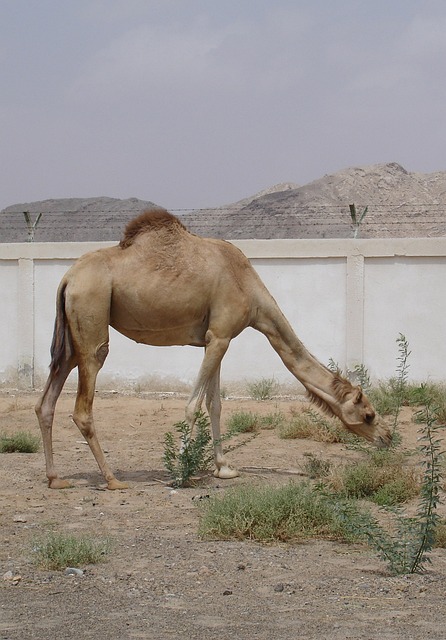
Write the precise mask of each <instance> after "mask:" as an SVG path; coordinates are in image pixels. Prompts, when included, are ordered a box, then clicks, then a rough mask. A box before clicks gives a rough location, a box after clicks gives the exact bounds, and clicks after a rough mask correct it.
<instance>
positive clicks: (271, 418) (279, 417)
mask: <svg viewBox="0 0 446 640" xmlns="http://www.w3.org/2000/svg"><path fill="white" fill-rule="evenodd" d="M285 422H286V418H285V416H284V414H283V413H282V412H281V411H274V413H268V414H266V415H265V416H261V417H260V419H259V424H260V428H261V429H279V428H280V427H281V426H282V425H283V424H285Z"/></svg>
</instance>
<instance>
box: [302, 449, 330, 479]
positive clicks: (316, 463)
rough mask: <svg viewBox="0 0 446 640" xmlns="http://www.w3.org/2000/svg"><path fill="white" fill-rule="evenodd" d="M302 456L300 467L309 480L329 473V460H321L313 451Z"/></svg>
mask: <svg viewBox="0 0 446 640" xmlns="http://www.w3.org/2000/svg"><path fill="white" fill-rule="evenodd" d="M304 456H305V461H304V463H303V465H302V469H303V471H304V473H306V474H307V476H308V477H309V478H311V480H316V479H319V478H325V477H326V476H327V475H328V474H329V473H330V470H331V468H332V465H331V462H330V461H329V460H323V459H322V458H319V457H318V456H316V455H314V453H304Z"/></svg>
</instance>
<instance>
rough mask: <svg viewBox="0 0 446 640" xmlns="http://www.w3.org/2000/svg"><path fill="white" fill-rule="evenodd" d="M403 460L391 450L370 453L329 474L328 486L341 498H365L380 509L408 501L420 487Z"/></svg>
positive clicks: (414, 474)
mask: <svg viewBox="0 0 446 640" xmlns="http://www.w3.org/2000/svg"><path fill="white" fill-rule="evenodd" d="M403 461H404V459H403V456H402V455H401V454H399V453H396V452H394V451H392V450H370V451H368V457H367V459H366V460H364V461H362V462H359V463H358V462H356V463H353V464H348V465H346V466H344V467H341V468H339V469H338V470H337V472H335V473H334V474H332V476H331V478H330V486H331V488H332V489H333V490H334V491H335V492H336V493H337V494H338V495H340V496H341V497H343V498H348V499H362V498H364V499H367V500H370V501H371V502H374V503H375V504H378V505H380V506H388V507H390V506H394V505H398V504H401V503H403V502H407V501H408V500H410V499H411V498H414V497H415V496H417V495H418V494H419V490H420V484H419V481H418V478H417V474H416V472H415V471H414V470H413V469H409V468H407V467H405V466H404V464H403Z"/></svg>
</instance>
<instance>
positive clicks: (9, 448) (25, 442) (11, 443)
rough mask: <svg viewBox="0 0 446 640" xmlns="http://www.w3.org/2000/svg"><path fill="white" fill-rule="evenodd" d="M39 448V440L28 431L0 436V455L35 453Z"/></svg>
mask: <svg viewBox="0 0 446 640" xmlns="http://www.w3.org/2000/svg"><path fill="white" fill-rule="evenodd" d="M39 447H40V438H39V437H38V436H35V435H34V434H32V433H30V432H29V431H17V432H16V433H13V434H11V435H7V434H5V433H4V434H2V435H1V436H0V453H36V451H38V450H39Z"/></svg>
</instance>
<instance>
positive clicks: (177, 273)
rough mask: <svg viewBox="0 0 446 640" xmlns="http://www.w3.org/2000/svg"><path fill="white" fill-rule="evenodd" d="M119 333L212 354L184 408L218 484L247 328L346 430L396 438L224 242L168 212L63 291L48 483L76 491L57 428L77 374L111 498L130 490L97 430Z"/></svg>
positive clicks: (45, 427)
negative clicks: (229, 402) (231, 381)
mask: <svg viewBox="0 0 446 640" xmlns="http://www.w3.org/2000/svg"><path fill="white" fill-rule="evenodd" d="M109 326H112V327H114V329H116V330H117V331H119V332H120V333H122V334H123V335H124V336H127V337H128V338H130V339H132V340H135V341H136V342H139V343H144V344H147V345H155V346H169V345H193V346H197V347H204V358H203V362H202V364H201V367H200V370H199V373H198V378H197V381H196V383H195V386H194V387H193V390H192V393H191V395H190V398H189V400H188V402H187V406H186V420H187V422H188V424H189V425H190V426H191V428H192V427H193V424H194V421H195V419H196V416H197V412H199V411H200V408H201V406H202V403H203V400H205V404H206V408H207V411H208V414H209V417H210V423H211V430H212V436H213V441H214V455H215V472H214V474H215V476H217V477H218V478H233V477H235V476H237V475H238V471H237V470H236V469H235V468H233V467H231V465H230V464H229V462H228V461H227V459H226V457H225V455H224V453H223V449H222V445H221V439H220V414H221V399H220V365H221V361H222V358H223V356H224V355H225V353H226V351H227V349H228V347H229V344H230V342H231V340H232V339H233V338H234V337H235V336H237V335H238V334H240V332H241V331H243V330H244V329H245V328H246V327H253V328H254V329H257V330H258V331H260V332H261V333H263V334H264V335H265V336H266V337H267V339H268V340H269V342H270V344H271V346H272V347H273V349H275V351H276V352H277V353H278V354H279V356H280V358H281V359H282V361H283V363H284V364H285V366H286V367H287V368H288V369H289V370H290V371H291V373H292V374H293V375H294V376H295V377H296V378H297V379H298V380H299V381H300V382H301V383H302V384H303V386H304V387H305V388H306V390H307V392H308V394H309V396H310V398H311V399H312V400H313V401H314V402H315V403H316V404H317V405H318V406H319V407H320V408H321V409H323V410H324V411H325V412H327V413H328V414H330V415H334V416H337V417H338V418H340V420H341V421H342V422H343V424H344V425H345V427H346V428H347V429H348V430H349V431H351V432H353V433H355V434H357V435H359V436H362V437H363V438H365V439H366V440H368V441H371V442H374V443H376V444H377V445H378V446H388V445H389V443H390V432H389V429H388V428H387V427H386V426H385V425H383V424H382V422H381V421H380V419H379V418H378V417H377V416H376V415H375V411H374V409H373V407H372V406H371V404H370V402H369V400H368V399H367V397H366V396H365V394H364V393H363V391H362V390H361V388H360V387H356V386H353V385H352V384H351V383H350V382H349V381H348V380H346V379H344V378H342V377H341V376H340V375H338V374H335V373H333V372H331V371H330V370H329V369H328V368H327V367H325V366H324V365H322V364H321V363H320V362H319V361H318V360H317V359H316V358H315V357H314V356H313V355H311V354H310V353H309V351H307V349H306V348H305V347H304V345H303V344H302V342H301V341H300V340H299V339H298V337H297V336H296V334H295V333H294V331H293V329H292V328H291V325H290V324H289V322H288V321H287V319H286V318H285V316H284V315H283V313H282V312H281V310H280V308H279V306H278V304H277V303H276V301H275V300H274V298H273V297H272V295H271V294H270V293H269V291H268V290H267V288H266V287H265V285H264V284H263V282H262V281H261V279H260V278H259V276H258V275H257V273H256V271H255V270H254V268H253V267H252V266H251V264H250V262H249V260H248V259H247V258H246V256H245V255H244V254H243V253H242V252H241V251H240V250H239V249H237V248H236V247H235V246H234V245H232V244H231V243H229V242H226V241H223V240H216V239H211V238H203V237H200V236H197V235H194V234H192V233H190V232H189V231H188V230H187V229H186V228H185V226H184V225H183V224H182V222H181V221H180V220H179V219H178V218H176V217H175V216H173V215H172V214H170V213H169V212H167V211H166V210H164V209H154V210H149V211H145V212H143V213H142V214H141V215H140V216H138V217H137V218H135V219H134V220H132V221H131V222H129V224H128V225H127V227H126V229H125V232H124V236H123V239H122V240H121V242H120V243H119V245H115V246H113V247H107V248H104V249H99V250H97V251H93V252H90V253H87V254H85V255H84V256H82V257H80V258H79V259H78V260H77V261H76V262H75V263H74V265H73V266H72V267H71V268H70V269H69V270H68V272H67V273H66V274H65V275H64V277H63V278H62V281H61V283H60V285H59V288H58V291H57V300H56V320H55V327H54V333H53V339H52V345H51V364H50V372H49V376H48V380H47V382H46V384H45V387H44V390H43V393H42V395H41V397H40V399H39V401H38V403H37V405H36V414H37V417H38V420H39V424H40V429H41V432H42V439H43V447H44V453H45V462H46V476H47V478H48V485H49V487H50V488H52V489H62V488H66V487H69V486H71V485H70V482H69V481H68V480H66V479H63V478H60V477H59V476H58V474H57V472H56V470H55V466H54V461H53V450H52V425H53V419H54V411H55V407H56V402H57V399H58V397H59V395H60V393H61V391H62V388H63V386H64V383H65V381H66V379H67V376H68V374H69V373H70V371H71V370H72V369H74V368H75V367H77V368H78V388H77V395H76V400H75V408H74V412H73V420H74V422H75V423H76V425H77V426H78V428H79V430H80V431H81V433H82V435H83V436H84V438H85V440H86V441H87V443H88V444H89V446H90V449H91V451H92V453H93V455H94V457H95V459H96V462H97V464H98V465H99V469H100V470H101V472H102V474H103V476H104V478H105V480H106V482H107V487H108V489H112V490H113V489H124V488H127V485H126V484H125V483H123V482H121V481H119V480H118V479H117V478H116V477H115V476H114V474H113V472H112V470H111V469H110V467H109V465H108V464H107V462H106V460H105V457H104V454H103V451H102V449H101V446H100V444H99V441H98V438H97V435H96V432H95V427H94V421H93V398H94V393H95V385H96V377H97V374H98V372H99V370H100V369H101V367H102V365H103V364H104V361H105V359H106V357H107V354H108V351H109Z"/></svg>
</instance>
